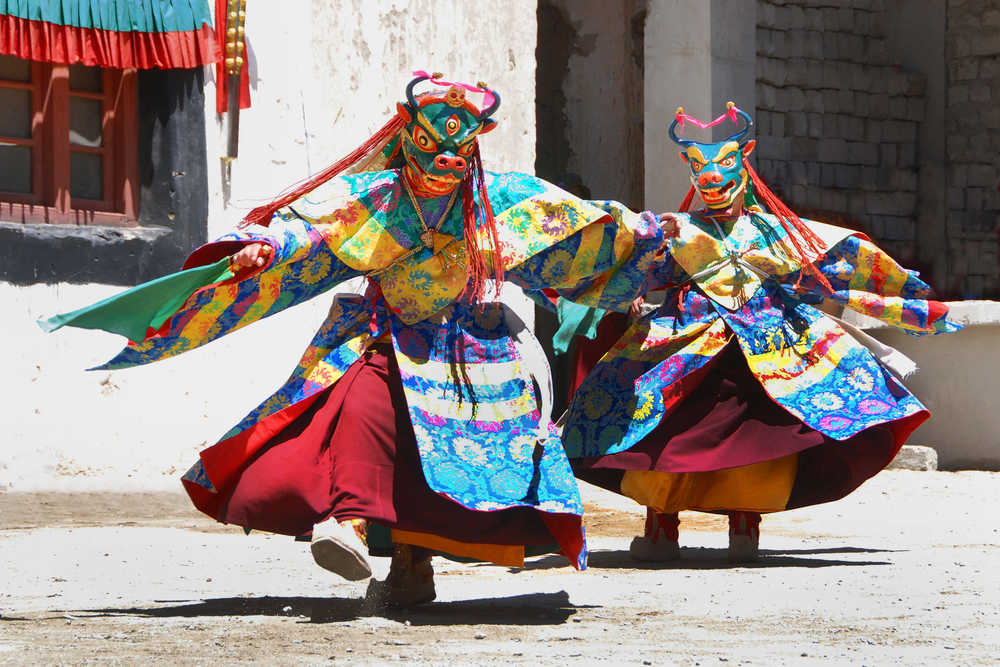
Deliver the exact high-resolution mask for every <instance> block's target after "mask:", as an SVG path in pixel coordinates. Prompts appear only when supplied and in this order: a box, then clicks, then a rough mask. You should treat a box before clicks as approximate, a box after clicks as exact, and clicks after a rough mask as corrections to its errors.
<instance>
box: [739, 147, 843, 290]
mask: <svg viewBox="0 0 1000 667" xmlns="http://www.w3.org/2000/svg"><path fill="white" fill-rule="evenodd" d="M743 166H744V168H746V170H747V173H748V174H750V181H751V182H752V183H753V187H754V192H755V193H756V195H757V197H758V199H760V200H761V202H762V203H763V204H764V206H765V207H766V208H767V210H768V211H769V212H770V213H772V214H773V215H774V216H775V217H776V218H778V222H780V223H781V226H782V227H783V228H784V229H785V232H786V233H787V234H788V239H789V240H790V241H791V243H792V246H793V247H794V249H795V253H796V255H797V258H798V259H799V261H800V262H801V263H802V269H803V270H802V272H801V273H800V274H799V282H798V283H796V286H799V284H801V282H802V278H803V277H804V276H805V274H806V273H809V274H810V275H812V277H813V278H815V279H816V281H817V282H819V284H820V285H822V286H823V287H824V288H825V289H826V290H827V291H828V292H832V291H833V287H832V286H831V285H830V281H829V280H827V279H826V276H824V275H823V272H822V271H820V270H819V269H818V268H816V265H815V264H814V262H815V261H816V260H817V259H819V258H820V257H822V256H823V254H824V253H825V252H826V249H825V248H824V247H823V241H822V240H821V239H820V238H819V237H818V236H816V234H814V233H813V231H812V230H811V229H809V228H808V227H807V226H806V225H805V223H804V222H802V220H801V219H800V218H799V216H797V215H795V213H794V212H793V211H792V210H791V209H790V208H788V207H787V206H785V203H784V202H783V201H781V200H780V199H778V197H777V195H775V194H774V193H773V192H771V189H770V188H769V187H767V184H766V183H764V181H763V179H761V177H760V175H758V174H757V172H756V171H754V168H753V167H752V166H750V161H749V160H747V158H746V156H744V157H743Z"/></svg>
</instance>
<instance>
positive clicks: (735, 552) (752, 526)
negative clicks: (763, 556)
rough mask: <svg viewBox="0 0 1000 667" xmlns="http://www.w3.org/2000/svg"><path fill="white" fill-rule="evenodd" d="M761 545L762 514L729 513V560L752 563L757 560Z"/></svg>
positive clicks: (731, 561)
mask: <svg viewBox="0 0 1000 667" xmlns="http://www.w3.org/2000/svg"><path fill="white" fill-rule="evenodd" d="M759 545H760V514H758V513H757V512H730V513H729V562H730V563H751V562H753V561H755V560H757V552H758V549H759Z"/></svg>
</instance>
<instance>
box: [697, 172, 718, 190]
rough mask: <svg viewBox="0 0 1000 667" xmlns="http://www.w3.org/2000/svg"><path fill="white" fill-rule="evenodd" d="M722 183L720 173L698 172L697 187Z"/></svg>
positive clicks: (708, 186)
mask: <svg viewBox="0 0 1000 667" xmlns="http://www.w3.org/2000/svg"><path fill="white" fill-rule="evenodd" d="M720 183H722V174H721V173H719V172H717V171H703V172H702V173H700V174H698V187H700V188H711V187H714V186H716V185H719V184H720Z"/></svg>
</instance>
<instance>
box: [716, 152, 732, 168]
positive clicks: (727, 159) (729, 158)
mask: <svg viewBox="0 0 1000 667" xmlns="http://www.w3.org/2000/svg"><path fill="white" fill-rule="evenodd" d="M734 164H736V156H735V155H729V156H727V157H725V158H723V160H722V161H721V162H719V166H721V167H725V168H726V169H729V168H730V167H732V166H733V165H734Z"/></svg>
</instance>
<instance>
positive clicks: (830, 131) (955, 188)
mask: <svg viewBox="0 0 1000 667" xmlns="http://www.w3.org/2000/svg"><path fill="white" fill-rule="evenodd" d="M933 2H934V4H933V6H931V5H930V4H928V5H922V4H921V3H914V2H906V1H905V0H892V1H884V0H758V5H757V6H758V11H757V33H756V35H757V39H756V42H757V44H756V46H757V64H756V74H757V75H756V92H757V118H758V128H757V135H758V137H759V138H760V140H761V142H760V149H759V151H758V153H757V159H758V167H759V170H760V173H761V175H762V176H763V177H764V178H765V179H766V180H768V181H769V182H771V183H772V184H773V186H774V187H775V188H776V189H777V190H778V191H779V194H781V195H782V196H783V197H785V198H786V199H787V200H788V202H789V204H791V205H792V207H793V208H794V209H795V210H797V211H799V212H800V213H801V214H802V215H804V216H807V217H808V216H812V217H816V218H819V219H825V220H828V221H830V222H833V223H838V224H842V225H845V226H849V227H855V228H857V229H860V230H861V231H864V232H866V233H868V234H870V235H871V236H873V237H874V238H875V239H876V240H877V241H878V242H879V243H880V244H881V245H882V246H883V247H884V248H885V249H886V250H888V251H890V252H891V253H893V254H894V255H895V256H896V257H897V258H898V259H899V260H900V261H901V262H903V263H909V264H911V265H915V266H917V267H918V268H921V269H922V270H931V271H932V274H931V277H932V279H933V281H934V282H935V284H936V286H937V288H938V290H939V291H940V292H942V293H943V294H944V295H947V296H948V297H949V298H962V299H976V298H1000V264H998V259H997V257H998V249H1000V247H998V241H1000V237H998V235H1000V158H998V157H997V156H998V155H1000V0H933ZM925 9H926V10H930V9H935V10H936V12H937V13H933V12H932V14H933V16H934V18H933V19H932V18H928V17H923V18H922V20H924V21H925V22H926V21H930V20H933V21H935V28H936V29H937V32H935V33H934V34H935V35H936V36H935V37H933V38H932V39H930V42H928V43H927V45H926V47H924V46H921V45H917V46H916V47H914V43H913V40H914V39H916V38H918V36H921V35H923V36H924V37H925V38H927V36H926V34H927V29H928V27H927V26H923V27H920V28H919V30H914V29H910V30H909V31H908V32H907V31H906V30H904V31H903V32H900V31H899V30H894V28H895V27H896V26H898V25H899V21H904V22H905V21H909V22H910V23H912V22H913V20H914V17H913V16H912V15H909V14H908V13H909V12H913V11H923V10H925ZM914 25H917V26H918V27H919V26H920V20H917V23H916V24H914ZM901 34H902V35H906V40H908V41H905V42H901V41H900V35H901ZM935 40H937V41H935ZM901 44H905V46H903V47H902V49H901ZM932 47H934V48H932ZM914 48H918V49H925V50H924V51H923V53H934V49H935V48H936V49H939V50H942V51H943V56H942V57H943V59H944V62H943V63H942V62H941V60H940V59H936V58H937V56H928V57H930V58H935V60H934V62H936V63H938V65H937V67H938V69H937V70H935V69H934V67H933V66H931V68H930V69H925V67H927V62H928V58H923V59H922V60H921V58H913V57H912V51H913V49H914ZM907 49H908V51H907ZM926 49H930V51H927V50H926ZM904 52H905V53H908V54H909V55H903V56H901V54H903V53H904ZM891 54H895V55H891ZM907 58H909V63H910V66H911V67H912V68H914V69H921V71H922V72H929V76H931V77H932V78H931V79H928V77H927V76H925V75H924V74H923V73H917V72H913V71H907V70H905V69H903V68H901V67H899V66H897V64H896V62H897V61H898V60H900V59H902V60H906V59H907ZM920 63H922V64H920ZM929 81H930V82H931V83H929ZM931 84H933V85H931ZM928 90H933V91H934V92H933V95H934V97H933V98H932V99H931V100H930V101H929V99H928V97H927V95H928ZM942 98H943V101H942ZM931 102H932V103H933V104H931ZM927 119H929V120H928V122H930V123H932V124H933V127H927V126H925V125H924V123H925V120H927ZM942 119H943V120H942ZM941 134H943V135H944V137H943V138H942V139H941V140H940V142H941V143H940V148H938V147H937V146H935V145H933V144H934V142H935V141H937V137H940V135H941ZM921 141H923V142H926V144H927V145H925V146H924V151H921V145H920V143H921ZM924 170H925V171H924ZM918 188H923V190H918ZM918 219H919V220H920V221H921V222H920V225H921V227H920V228H919V229H918V227H917V220H918ZM935 226H938V227H939V228H936V227H935Z"/></svg>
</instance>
